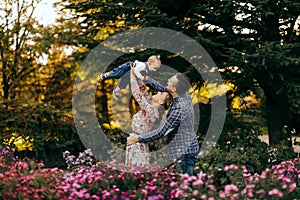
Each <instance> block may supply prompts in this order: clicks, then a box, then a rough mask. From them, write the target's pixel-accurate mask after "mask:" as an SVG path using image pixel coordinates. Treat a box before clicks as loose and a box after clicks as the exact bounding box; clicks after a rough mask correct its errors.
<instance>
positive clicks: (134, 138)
mask: <svg viewBox="0 0 300 200" xmlns="http://www.w3.org/2000/svg"><path fill="white" fill-rule="evenodd" d="M138 141H139V137H138V135H136V134H134V133H131V134H130V135H129V137H127V145H132V144H134V143H137V142H138Z"/></svg>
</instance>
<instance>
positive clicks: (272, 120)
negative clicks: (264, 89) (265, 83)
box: [266, 97, 291, 146]
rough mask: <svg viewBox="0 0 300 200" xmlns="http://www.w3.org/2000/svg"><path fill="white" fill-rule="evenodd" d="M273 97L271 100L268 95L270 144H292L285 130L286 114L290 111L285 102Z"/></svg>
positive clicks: (267, 109) (267, 108)
mask: <svg viewBox="0 0 300 200" xmlns="http://www.w3.org/2000/svg"><path fill="white" fill-rule="evenodd" d="M272 99H274V98H272ZM272 99H271V100H270V98H268V97H267V101H266V111H267V113H266V114H267V121H268V135H269V144H270V145H273V146H274V145H279V144H283V145H288V146H290V145H291V144H290V141H289V140H288V138H289V137H288V136H287V135H286V133H285V132H284V131H283V129H284V126H285V121H286V119H287V116H286V114H287V113H288V110H287V106H286V105H285V104H284V102H280V101H279V100H275V101H274V100H272Z"/></svg>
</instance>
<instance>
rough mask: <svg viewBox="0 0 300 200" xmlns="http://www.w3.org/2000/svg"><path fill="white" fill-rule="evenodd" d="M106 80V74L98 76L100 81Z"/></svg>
mask: <svg viewBox="0 0 300 200" xmlns="http://www.w3.org/2000/svg"><path fill="white" fill-rule="evenodd" d="M106 78H107V76H106V73H103V74H100V81H104V80H105V79H106Z"/></svg>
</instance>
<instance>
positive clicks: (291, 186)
mask: <svg viewBox="0 0 300 200" xmlns="http://www.w3.org/2000/svg"><path fill="white" fill-rule="evenodd" d="M296 187H297V185H296V183H293V184H291V185H290V190H289V192H290V193H291V192H293V191H294V189H295V188H296Z"/></svg>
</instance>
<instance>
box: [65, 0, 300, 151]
mask: <svg viewBox="0 0 300 200" xmlns="http://www.w3.org/2000/svg"><path fill="white" fill-rule="evenodd" d="M64 8H65V9H69V10H72V11H74V14H75V18H76V17H77V18H78V19H79V18H81V19H83V20H82V26H84V27H85V28H84V29H83V30H84V31H83V34H84V36H85V37H86V38H89V39H91V38H95V36H96V35H97V34H98V33H99V32H100V31H101V30H102V29H104V28H106V27H108V26H109V27H110V28H112V29H113V30H114V31H112V33H114V32H115V31H122V30H128V29H131V28H138V27H148V26H156V27H165V28H170V29H173V30H177V31H181V32H183V33H185V34H187V35H189V36H190V37H192V38H194V39H195V40H197V41H198V42H199V43H200V44H201V45H202V46H203V47H204V48H205V49H206V50H207V51H208V52H209V53H210V55H211V56H212V57H213V59H214V61H215V62H216V64H217V66H218V67H219V69H220V71H221V72H222V73H223V77H224V79H225V80H230V81H231V82H232V83H234V84H235V85H236V87H237V90H236V91H237V92H239V93H240V94H245V93H247V92H248V91H249V90H254V88H255V87H261V88H262V89H263V91H264V94H265V97H266V118H267V121H268V132H269V138H270V144H272V145H275V144H280V143H284V144H290V142H289V141H288V138H289V135H288V134H287V135H285V134H284V131H283V130H284V127H285V126H288V127H289V128H288V130H290V131H291V130H292V129H293V127H295V123H294V122H292V120H291V117H290V116H292V115H293V116H296V117H298V118H299V101H295V99H297V98H299V89H298V88H299V78H298V77H299V67H298V66H299V62H300V60H299V29H295V27H296V25H297V18H298V16H299V12H298V10H299V8H300V4H299V3H296V2H295V1H290V0H283V1H273V0H252V1H247V3H246V2H241V1H229V0H225V1H224V0H212V1H197V0H189V1H184V3H183V1H180V0H162V1H155V0H154V1H147V0H145V1H129V0H123V1H113V0H111V1H100V0H98V1H92V2H91V1H80V2H78V1H73V0H72V1H69V3H68V4H65V7H64ZM117 22H123V23H122V26H121V27H117V26H116V24H118V23H117ZM89 41H90V40H89ZM98 42H99V40H94V42H93V44H94V45H91V46H89V47H90V48H91V47H93V46H95V45H96V44H98ZM186 70H187V69H186ZM194 81H195V82H194V84H199V83H200V84H202V82H201V81H197V80H194ZM295 108H297V111H295V110H296V109H295ZM296 121H297V120H296ZM293 124H294V125H293ZM290 131H289V132H290Z"/></svg>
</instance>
